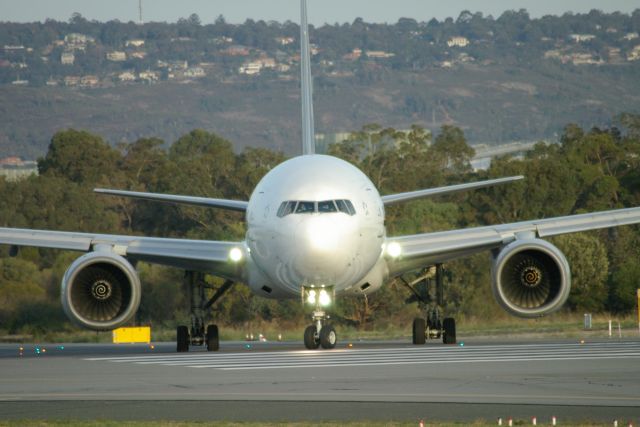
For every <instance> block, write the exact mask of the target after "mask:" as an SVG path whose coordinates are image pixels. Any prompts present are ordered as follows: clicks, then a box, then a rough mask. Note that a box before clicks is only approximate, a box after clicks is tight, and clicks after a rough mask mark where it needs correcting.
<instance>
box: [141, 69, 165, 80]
mask: <svg viewBox="0 0 640 427" xmlns="http://www.w3.org/2000/svg"><path fill="white" fill-rule="evenodd" d="M139 76H140V80H143V81H146V82H147V83H152V82H157V81H158V79H159V78H160V76H159V75H158V73H157V72H155V71H150V70H147V71H141V72H140V74H139Z"/></svg>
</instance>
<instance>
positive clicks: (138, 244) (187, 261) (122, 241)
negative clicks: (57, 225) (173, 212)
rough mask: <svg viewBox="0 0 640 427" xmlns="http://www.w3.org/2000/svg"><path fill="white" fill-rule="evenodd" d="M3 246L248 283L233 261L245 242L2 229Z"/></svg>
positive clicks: (239, 264) (0, 236) (239, 265)
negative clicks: (100, 255) (94, 254)
mask: <svg viewBox="0 0 640 427" xmlns="http://www.w3.org/2000/svg"><path fill="white" fill-rule="evenodd" d="M0 244H4V245H11V246H17V247H20V246H33V247H42V248H55V249H66V250H73V251H82V252H88V251H96V250H110V251H111V252H113V253H114V254H117V255H121V256H124V257H126V258H128V259H130V260H133V261H147V262H151V263H155V264H162V265H168V266H171V267H177V268H181V269H185V270H193V271H202V272H207V273H213V274H215V275H217V276H221V277H224V278H226V279H231V280H239V281H242V280H244V268H243V266H244V264H243V263H237V262H233V261H231V260H230V259H229V253H230V251H231V250H232V249H233V248H240V249H241V250H242V248H244V243H243V242H220V241H211V240H188V239H165V238H157V237H138V236H119V235H109V234H90V233H73V232H64V231H47V230H29V229H18V228H0Z"/></svg>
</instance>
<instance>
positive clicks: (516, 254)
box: [491, 239, 571, 317]
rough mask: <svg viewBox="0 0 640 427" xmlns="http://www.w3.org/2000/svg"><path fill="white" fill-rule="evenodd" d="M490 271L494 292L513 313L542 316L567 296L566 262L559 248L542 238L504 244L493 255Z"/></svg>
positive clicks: (568, 279) (497, 298)
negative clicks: (496, 253) (495, 254)
mask: <svg viewBox="0 0 640 427" xmlns="http://www.w3.org/2000/svg"><path fill="white" fill-rule="evenodd" d="M491 273H492V274H491V275H492V289H493V295H494V296H495V298H496V300H497V301H498V303H500V305H502V307H504V309H505V310H507V311H508V312H509V313H511V314H513V315H515V316H519V317H539V316H544V315H545V314H548V313H552V312H554V311H556V310H558V309H559V308H560V307H562V305H563V304H564V303H565V302H566V300H567V298H568V297H569V291H570V289H571V270H570V269H569V264H568V263H567V260H566V258H565V257H564V254H563V253H562V252H561V251H560V250H559V249H558V248H556V247H555V246H553V245H552V244H551V243H549V242H547V241H544V240H541V239H528V240H516V241H514V242H512V243H510V244H509V245H507V246H505V247H504V248H503V249H502V250H501V251H500V252H499V253H498V255H497V256H496V257H495V258H494V261H493V268H492V272H491Z"/></svg>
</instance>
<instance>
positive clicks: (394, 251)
mask: <svg viewBox="0 0 640 427" xmlns="http://www.w3.org/2000/svg"><path fill="white" fill-rule="evenodd" d="M387 254H388V255H389V256H390V257H391V258H398V257H399V256H400V255H401V254H402V247H400V244H399V243H397V242H391V243H389V245H388V246H387Z"/></svg>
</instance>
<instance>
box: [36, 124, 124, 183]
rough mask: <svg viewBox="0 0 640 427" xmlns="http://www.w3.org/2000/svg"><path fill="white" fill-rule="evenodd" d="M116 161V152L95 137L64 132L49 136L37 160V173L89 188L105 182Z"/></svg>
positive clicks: (84, 132)
mask: <svg viewBox="0 0 640 427" xmlns="http://www.w3.org/2000/svg"><path fill="white" fill-rule="evenodd" d="M118 158H119V155H118V152H117V151H116V150H114V149H113V148H111V147H110V146H109V145H108V144H107V143H106V142H104V141H103V139H102V138H100V137H99V136H96V135H93V134H90V133H89V132H86V131H77V130H74V129H68V130H65V131H60V132H57V133H56V134H55V135H53V138H52V139H51V144H50V145H49V150H48V151H47V154H46V156H45V157H44V159H39V160H38V172H39V173H40V174H41V175H44V176H57V177H64V178H66V179H68V180H70V181H72V182H75V183H86V184H88V185H93V184H96V183H97V182H98V181H100V180H102V179H107V180H108V177H109V176H110V175H111V174H113V173H114V172H115V171H116V164H117V160H118Z"/></svg>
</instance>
